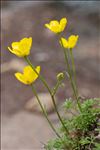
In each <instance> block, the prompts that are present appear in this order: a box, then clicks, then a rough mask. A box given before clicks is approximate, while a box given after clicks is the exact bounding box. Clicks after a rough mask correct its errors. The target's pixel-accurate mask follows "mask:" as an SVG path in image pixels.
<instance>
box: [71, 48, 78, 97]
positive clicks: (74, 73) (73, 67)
mask: <svg viewBox="0 0 100 150" xmlns="http://www.w3.org/2000/svg"><path fill="white" fill-rule="evenodd" d="M70 57H71V62H72V69H73V75H74V81H75V86H76V92H77V95H78V87H77V80H76V69H75V62H74V57H73V52H72V49H70Z"/></svg>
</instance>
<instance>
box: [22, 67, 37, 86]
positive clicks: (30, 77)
mask: <svg viewBox="0 0 100 150" xmlns="http://www.w3.org/2000/svg"><path fill="white" fill-rule="evenodd" d="M35 70H36V72H37V73H36V72H35V71H34V70H33V69H32V68H31V67H30V66H26V67H25V68H24V77H25V78H26V79H27V81H28V82H30V83H32V82H34V81H35V80H36V79H37V78H38V74H39V73H40V66H37V67H36V68H35Z"/></svg>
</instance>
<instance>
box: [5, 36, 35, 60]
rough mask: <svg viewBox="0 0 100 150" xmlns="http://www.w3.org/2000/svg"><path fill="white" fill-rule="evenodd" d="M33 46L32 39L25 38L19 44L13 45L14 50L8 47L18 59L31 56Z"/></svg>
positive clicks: (14, 43)
mask: <svg viewBox="0 0 100 150" xmlns="http://www.w3.org/2000/svg"><path fill="white" fill-rule="evenodd" d="M31 46H32V38H31V37H30V38H23V39H22V40H20V41H19V42H13V43H12V49H11V48H10V47H8V49H9V51H10V52H12V53H13V54H15V55H17V56H18V57H24V56H27V55H29V54H30V49H31Z"/></svg>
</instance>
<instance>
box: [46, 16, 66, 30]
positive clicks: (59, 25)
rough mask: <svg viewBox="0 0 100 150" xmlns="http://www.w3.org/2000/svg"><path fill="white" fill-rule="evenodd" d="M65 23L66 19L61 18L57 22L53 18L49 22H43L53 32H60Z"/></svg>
mask: <svg viewBox="0 0 100 150" xmlns="http://www.w3.org/2000/svg"><path fill="white" fill-rule="evenodd" d="M66 24H67V19H66V18H62V19H61V20H60V22H58V21H57V20H53V21H51V22H50V23H49V24H45V27H47V28H48V29H50V30H51V31H52V32H54V33H60V32H62V31H63V30H64V29H65V27H66Z"/></svg>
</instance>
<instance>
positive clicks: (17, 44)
mask: <svg viewBox="0 0 100 150" xmlns="http://www.w3.org/2000/svg"><path fill="white" fill-rule="evenodd" d="M11 46H12V49H19V42H13V43H12V44H11Z"/></svg>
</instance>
